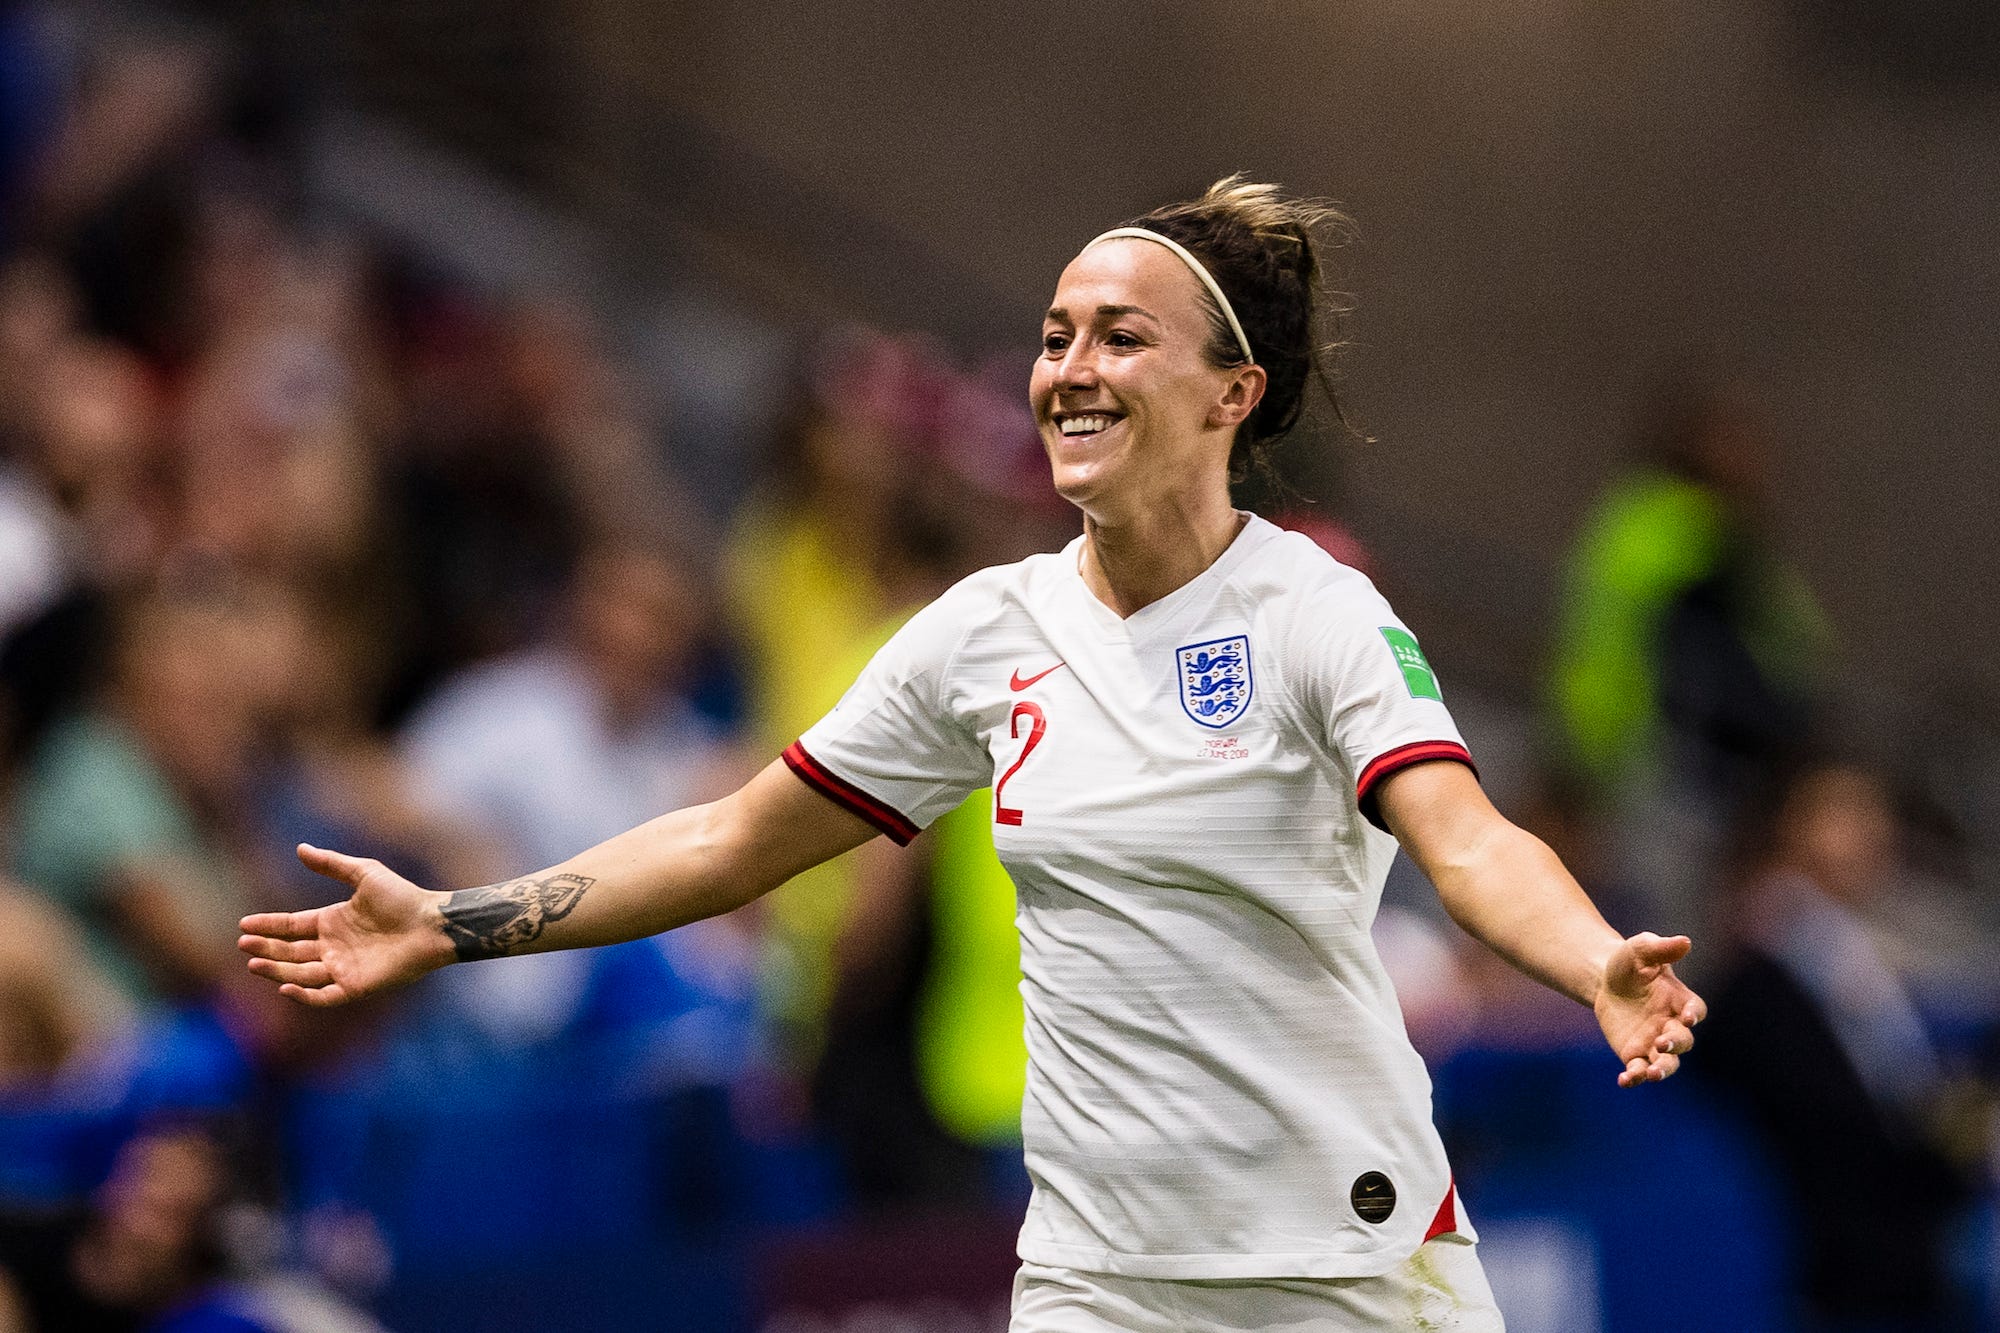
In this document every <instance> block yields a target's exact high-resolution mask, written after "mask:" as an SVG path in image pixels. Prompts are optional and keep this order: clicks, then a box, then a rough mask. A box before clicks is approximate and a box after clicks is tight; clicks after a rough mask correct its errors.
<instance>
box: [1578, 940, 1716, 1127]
mask: <svg viewBox="0 0 2000 1333" xmlns="http://www.w3.org/2000/svg"><path fill="white" fill-rule="evenodd" d="M1690 947H1692V946H1691V944H1690V942H1689V940H1688V937H1687V936H1685V935H1675V936H1673V937H1672V938H1671V939H1662V938H1661V937H1660V936H1658V935H1655V934H1653V933H1652V932H1651V931H1642V932H1641V933H1639V934H1637V935H1634V936H1632V937H1631V938H1630V939H1627V940H1626V941H1625V942H1624V943H1623V944H1621V945H1619V946H1618V948H1617V950H1616V951H1615V952H1613V953H1612V955H1611V957H1610V958H1609V959H1608V960H1606V962H1605V964H1604V983H1603V985H1602V986H1600V987H1599V988H1598V992H1597V1002H1596V1004H1595V1006H1594V1007H1595V1009H1596V1010H1597V1025H1598V1026H1599V1027H1600V1028H1602V1029H1603V1030H1604V1039H1605V1040H1606V1041H1607V1042H1609V1043H1611V1049H1612V1050H1614V1051H1616V1052H1617V1053H1618V1058H1619V1059H1620V1060H1623V1061H1624V1062H1625V1071H1624V1072H1623V1073H1621V1074H1620V1075H1619V1076H1618V1086H1619V1087H1621V1088H1635V1087H1637V1086H1639V1085H1640V1084H1641V1083H1658V1082H1659V1081H1660V1080H1661V1079H1663V1078H1670V1077H1672V1075H1673V1073H1674V1071H1675V1070H1677V1069H1679V1068H1680V1067H1681V1057H1682V1056H1683V1055H1686V1054H1687V1053H1688V1051H1689V1050H1690V1049H1692V1048H1693V1046H1694V1025H1695V1024H1697V1023H1699V1022H1701V1020H1702V1019H1704V1018H1706V1017H1707V1016H1708V1006H1707V1005H1706V1004H1704V1003H1702V999H1701V997H1700V996H1699V995H1696V994H1695V993H1694V992H1693V991H1691V990H1689V989H1688V988H1687V985H1686V983H1684V982H1682V981H1681V979H1680V978H1679V977H1677V976H1675V975H1674V968H1673V965H1674V964H1675V963H1678V962H1679V961H1680V960H1681V959H1683V958H1685V957H1687V953H1688V949H1689V948H1690Z"/></svg>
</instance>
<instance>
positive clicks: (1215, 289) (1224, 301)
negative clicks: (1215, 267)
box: [1083, 227, 1257, 366]
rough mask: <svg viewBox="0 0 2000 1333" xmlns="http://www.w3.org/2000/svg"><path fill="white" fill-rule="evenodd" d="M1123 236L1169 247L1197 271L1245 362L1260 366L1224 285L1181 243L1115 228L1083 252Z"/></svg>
mask: <svg viewBox="0 0 2000 1333" xmlns="http://www.w3.org/2000/svg"><path fill="white" fill-rule="evenodd" d="M1121 236H1130V237H1132V238H1133V239H1134V240H1139V241H1152V242H1155V243H1156V244H1159V245H1164V246H1166V247H1167V249H1169V250H1171V251H1173V252H1174V253H1175V254H1177V255H1179V256H1180V257H1181V262H1182V263H1183V264H1186V265H1187V266H1188V267H1189V268H1191V269H1193V270H1194V275H1195V276H1196V277H1197V278H1200V279H1201V285H1202V286H1204V287H1206V288H1208V294H1209V295H1210V296H1213V297H1214V298H1215V303H1216V304H1217V305H1219V306H1221V307H1222V317H1223V318H1224V319H1226V320H1228V321H1229V331H1230V332H1231V333H1233V334H1235V335H1236V345H1237V346H1238V347H1240V348H1242V349H1243V359H1244V361H1246V362H1247V363H1249V364H1250V365H1253V366H1254V365H1256V364H1257V358H1256V357H1254V356H1252V355H1251V354H1250V340H1249V339H1248V338H1247V337H1245V336H1244V334H1243V326H1242V325H1241V324H1239V323H1237V322H1236V311H1235V310H1234V309H1232V308H1231V307H1230V304H1229V298H1228V297H1226V296H1224V295H1223V294H1222V284H1221V283H1219V282H1217V281H1216V280H1215V275H1214V274H1213V273H1210V272H1209V271H1208V270H1207V269H1206V268H1204V267H1203V266H1202V262H1201V261H1200V260H1199V259H1196V258H1195V257H1194V255H1193V253H1192V252H1190V251H1189V250H1188V248H1187V247H1186V246H1184V245H1182V244H1181V243H1180V242H1179V241H1177V240H1175V239H1174V238H1173V237H1171V236H1162V235H1161V234H1160V233H1159V232H1156V231H1147V230H1146V229H1145V228H1144V227H1113V228H1112V229H1111V230H1110V231H1107V232H1105V233H1104V234H1103V235H1102V236H1099V237H1097V238H1095V239H1094V240H1092V241H1091V242H1090V245H1086V246H1084V247H1083V248H1084V249H1085V250H1088V249H1089V248H1090V246H1091V245H1096V244H1097V242H1098V241H1113V240H1116V239H1118V238H1119V237H1121Z"/></svg>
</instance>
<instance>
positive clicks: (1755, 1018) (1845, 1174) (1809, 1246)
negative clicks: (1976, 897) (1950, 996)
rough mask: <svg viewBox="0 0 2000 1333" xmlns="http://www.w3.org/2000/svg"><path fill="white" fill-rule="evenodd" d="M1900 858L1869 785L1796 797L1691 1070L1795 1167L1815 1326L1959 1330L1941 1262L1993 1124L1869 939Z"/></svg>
mask: <svg viewBox="0 0 2000 1333" xmlns="http://www.w3.org/2000/svg"><path fill="white" fill-rule="evenodd" d="M1897 844H1898V832H1897V823H1896V818H1895V815H1894V813H1893V810H1892V808H1891V806H1890V803H1889V800H1888V797H1887V795H1886V793H1885V792H1884V791H1883V789H1882V787H1881V786H1880V784H1879V783H1878V782H1877V781H1876V780H1875V779H1874V778H1873V777H1871V776H1870V775H1869V774H1867V773H1866V772H1863V771H1861V770H1859V769H1857V768H1853V767H1849V766H1846V765H1839V764H1834V765H1823V766H1818V767H1813V768H1810V769H1807V770H1806V771H1805V772H1804V773H1803V774H1802V775H1800V776H1799V777H1797V778H1796V779H1795V780H1793V781H1792V782H1790V783H1789V784H1787V786H1786V787H1785V789H1784V793H1783V797H1782V800H1781V801H1780V802H1779V803H1778V804H1777V806H1776V812H1775V815H1774V816H1773V818H1772V819H1771V821H1770V827H1769V830H1768V833H1767V835H1766V838H1765V841H1764V843H1763V845H1762V846H1761V847H1760V849H1759V851H1758V853H1757V859H1756V861H1755V863H1754V875H1753V877H1752V878H1751V880H1750V882H1749V888H1748V890H1747V892H1746V894H1745V897H1744V901H1743V903H1742V904H1741V907H1740V910H1739V912H1738V921H1739V924H1740V940H1739V941H1738V944H1739V948H1738V952H1737V955H1736V957H1735V959H1734V961H1733V963H1732V965H1731V966H1730V968H1729V969H1728V971H1727V973H1726V975H1725V976H1724V977H1723V978H1722V979H1721V980H1720V981H1719V982H1718V983H1717V984H1716V985H1715V986H1714V987H1713V988H1712V989H1711V992H1710V993H1711V996H1712V1008H1711V1018H1710V1020H1709V1021H1708V1022H1707V1023H1706V1024H1704V1025H1703V1026H1702V1028H1701V1032H1700V1038H1699V1045H1698V1047H1697V1050H1696V1054H1695V1057H1694V1059H1693V1060H1692V1061H1691V1062H1690V1064H1689V1068H1690V1069H1691V1070H1694V1071H1696V1078H1697V1079H1698V1080H1700V1081H1703V1082H1706V1083H1708V1084H1709V1085H1711V1086H1714V1087H1717V1088H1720V1089H1724V1090H1726V1092H1727V1094H1728V1095H1729V1096H1730V1097H1731V1098H1732V1099H1734V1100H1735V1102H1736V1103H1737V1104H1739V1105H1740V1106H1741V1107H1742V1109H1743V1110H1744V1111H1745V1112H1747V1114H1748V1116H1749V1119H1750V1123H1751V1124H1752V1126H1753V1127H1754V1129H1755V1131H1756V1132H1757V1134H1758V1135H1759V1136H1760V1137H1761V1138H1762V1139H1763V1141H1764V1144H1765V1147H1766V1148H1767V1150H1768V1151H1769V1152H1770V1154H1771V1156H1772V1158H1773V1159H1774V1160H1775V1161H1776V1163H1777V1164H1778V1166H1779V1167H1780V1169H1781V1170H1782V1173H1783V1176H1784V1180H1785V1182H1786V1185H1787V1187H1788V1189H1789V1191H1790V1194H1791V1198H1792V1203H1793V1235H1794V1236H1795V1237H1796V1239H1797V1243H1798V1251H1799V1261H1800V1273H1799V1283H1800V1290H1801V1292H1802V1294H1803V1296H1804V1298H1805V1301H1806V1303H1807V1305H1808V1307H1809V1309H1810V1311H1811V1314H1812V1317H1813V1319H1814V1320H1815V1321H1816V1322H1815V1323H1814V1324H1813V1327H1814V1328H1815V1329H1825V1330H1829V1331H1831V1330H1871V1331H1873V1330H1880V1331H1882V1333H1888V1331H1889V1330H1910V1333H1915V1331H1916V1330H1920V1329H1921V1330H1941V1329H1947V1328H1951V1327H1954V1326H1955V1325H1954V1323H1953V1321H1952V1318H1951V1315H1952V1310H1953V1307H1952V1304H1951V1300H1950V1296H1949V1293H1948V1290H1947V1282H1946V1276H1945V1273H1946V1263H1945V1247H1946V1244H1947V1241H1948V1239H1949V1237H1948V1229H1949V1228H1950V1226H1951V1224H1952V1222H1953V1220H1954V1217H1955V1215H1956V1213H1957V1211H1958V1210H1959V1208H1960V1207H1961V1206H1962V1205H1963V1204H1964V1203H1965V1202H1966V1201H1967V1200H1968V1199H1969V1197H1970V1187H1971V1184H1972V1179H1971V1174H1970V1173H1971V1169H1972V1167H1973V1166H1974V1164H1976V1163H1977V1162H1978V1161H1979V1160H1980V1157H1981V1154H1982V1152H1983V1149H1984V1145H1983V1143H1982V1142H1981V1141H1980V1136H1981V1135H1982V1134H1983V1132H1984V1121H1983V1119H1982V1118H1981V1117H1980V1116H1979V1115H1977V1114H1976V1111H1974V1112H1972V1113H1968V1111H1969V1105H1970V1104H1969V1103H1968V1102H1967V1100H1966V1097H1965V1095H1964V1092H1963V1089H1962V1087H1960V1086H1959V1085H1956V1084H1954V1082H1953V1081H1952V1079H1951V1077H1950V1070H1949V1067H1948V1065H1947V1063H1946V1061H1945V1060H1944V1058H1943V1057H1942V1056H1941V1054H1940V1052H1939V1049H1938V1046H1937V1044H1936V1043H1935V1041H1934V1039H1933V1037H1932V1035H1931V1033H1930V1031H1929V1030H1928V1029H1927V1027H1926V1025H1925V1022H1924V1018H1923V1016H1922V1014H1921V1012H1920V1011H1919V1009H1918V1007H1917V1004H1916V1002H1915V1000H1914V998H1913V997H1912V995H1911V992H1910V989H1909V987H1908V985H1907V984H1906V983H1905V981H1904V979H1903V978H1902V977H1900V976H1899V975H1898V974H1897V972H1896V970H1895V969H1894V968H1892V967H1891V966H1890V964H1889V963H1888V962H1887V961H1886V959H1885V957H1884V951H1883V949H1882V948H1881V947H1880V946H1879V945H1878V943H1877V939H1876V935H1875V931H1874V929H1873V927H1872V926H1871V922H1870V917H1869V914H1870V910H1871V908H1872V907H1873V906H1874V905H1875V904H1876V903H1877V902H1878V901H1879V900H1880V899H1881V898H1882V897H1883V896H1884V895H1887V894H1891V893H1894V892H1895V891H1896V886H1897V881H1898V868H1897Z"/></svg>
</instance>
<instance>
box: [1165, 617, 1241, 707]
mask: <svg viewBox="0 0 2000 1333" xmlns="http://www.w3.org/2000/svg"><path fill="white" fill-rule="evenodd" d="M1174 660H1175V662H1176V663H1177V664H1178V665H1179V668H1180V681H1181V707H1182V708H1183V709H1185V710H1187V715H1188V716H1189V717H1191V718H1193V719H1194V720H1195V721H1197V722H1199V723H1201V725H1203V726H1204V727H1217V728H1220V727H1226V726H1228V725H1229V724H1230V723H1232V722H1234V721H1235V720H1236V719H1237V718H1239V717H1242V716H1243V710H1244V709H1246V708H1248V707H1249V706H1250V695H1251V692H1252V689H1253V686H1254V682H1253V681H1252V680H1251V678H1250V636H1249V635H1247V634H1238V635H1236V636H1235V637H1233V638H1228V639H1210V640H1208V641H1207V642H1206V643H1191V644H1189V645H1188V646H1187V647H1185V648H1177V649H1175V650H1174Z"/></svg>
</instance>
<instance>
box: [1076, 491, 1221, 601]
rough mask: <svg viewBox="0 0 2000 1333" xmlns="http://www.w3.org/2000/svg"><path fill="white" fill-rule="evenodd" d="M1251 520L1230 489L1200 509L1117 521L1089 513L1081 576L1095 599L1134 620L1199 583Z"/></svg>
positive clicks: (1158, 511)
mask: <svg viewBox="0 0 2000 1333" xmlns="http://www.w3.org/2000/svg"><path fill="white" fill-rule="evenodd" d="M1247 521H1248V516H1247V515H1244V514H1239V513H1237V512H1236V510H1235V509H1234V508H1232V507H1231V506H1230V503H1229V493H1228V492H1227V491H1226V490H1220V491H1217V492H1214V493H1213V494H1211V495H1209V496H1208V497H1207V498H1206V500H1205V502H1203V503H1200V504H1195V505H1186V504H1182V505H1163V506H1160V507H1157V508H1151V509H1148V510H1147V511H1145V512H1144V513H1143V514H1139V515H1134V516H1126V517H1124V518H1122V519H1121V521H1116V522H1114V521H1111V520H1108V519H1105V518H1101V517H1098V516H1095V515H1093V514H1091V513H1090V512H1089V511H1087V510H1086V511H1085V513H1084V516H1083V558H1082V561H1081V564H1080V567H1079V571H1078V572H1080V573H1081V574H1082V575H1083V582H1084V586H1085V587H1087V588H1088V589H1090V592H1091V595H1092V596H1094V597H1096V598H1097V600H1098V601H1100V602H1102V603H1104V604H1105V605H1106V606H1108V607H1110V608H1111V609H1112V610H1113V611H1116V612H1117V613H1118V614H1119V615H1120V616H1129V615H1131V614H1132V613H1133V612H1135V611H1137V610H1139V609H1140V608H1141V607H1145V606H1150V605H1151V604H1152V603H1154V602H1157V601H1159V600H1160V599H1161V598H1162V597H1165V596H1167V595H1168V594H1169V593H1171V592H1174V591H1175V590H1176V589H1179V588H1182V587H1185V586H1186V585H1187V584H1189V583H1191V582H1193V581H1194V580H1195V579H1197V578H1199V577H1200V576H1201V574H1202V572H1203V571H1204V570H1206V569H1207V568H1208V567H1209V566H1210V565H1212V564H1214V563H1215V562H1216V560H1217V559H1218V558H1220V557H1221V555H1222V553H1223V552H1224V551H1226V550H1228V549H1229V544H1230V543H1231V542H1232V541H1235V540H1236V534H1237V533H1239V532H1241V531H1242V530H1243V525H1244V524H1245V523H1246V522H1247Z"/></svg>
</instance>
